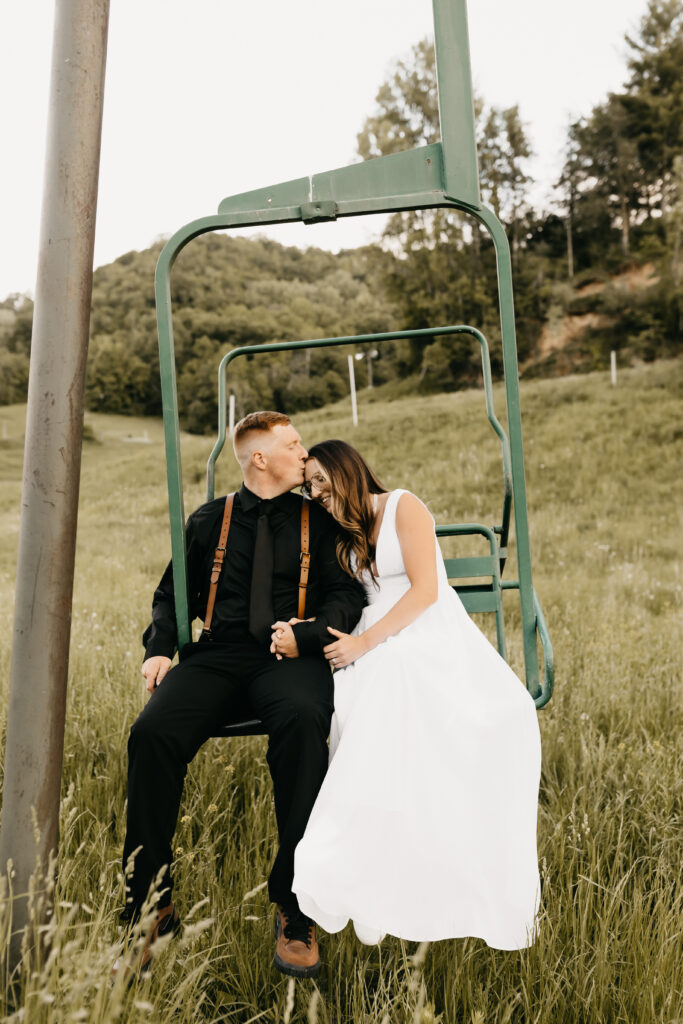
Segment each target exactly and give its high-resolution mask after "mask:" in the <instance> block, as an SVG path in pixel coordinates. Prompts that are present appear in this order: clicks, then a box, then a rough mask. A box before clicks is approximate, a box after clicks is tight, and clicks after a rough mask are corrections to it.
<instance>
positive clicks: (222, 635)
mask: <svg viewBox="0 0 683 1024" xmlns="http://www.w3.org/2000/svg"><path fill="white" fill-rule="evenodd" d="M271 500H272V504H273V512H272V514H271V517H270V526H271V530H272V534H273V590H272V596H273V611H274V614H275V620H282V621H284V622H287V620H288V619H290V618H292V617H295V616H296V615H297V606H298V601H299V589H298V588H299V574H300V557H299V556H300V552H301V502H302V501H304V500H305V499H303V498H302V497H300V496H299V495H296V494H292V493H291V492H287V493H286V494H280V495H278V497H276V498H273V499H271ZM260 503H261V499H260V498H259V497H258V496H257V495H256V494H254V493H253V492H252V491H250V490H249V489H248V488H247V487H245V485H244V484H242V487H241V488H240V490H239V491H238V492H237V494H236V495H235V501H234V504H233V510H232V518H231V520H230V532H229V535H228V542H227V550H226V553H225V560H224V562H223V570H222V572H221V576H220V579H219V581H218V589H217V592H216V604H215V607H214V612H213V619H212V622H211V636H212V638H213V640H214V641H215V642H217V643H230V642H231V641H235V640H239V639H244V638H245V637H246V636H247V635H248V626H249V598H250V585H251V568H252V560H253V554H254V540H255V535H256V521H257V519H258V515H259V505H260ZM224 508H225V498H216V499H215V500H214V501H210V502H208V503H207V504H206V505H201V506H200V508H198V509H197V511H196V512H193V513H192V515H191V516H190V517H189V519H188V521H187V524H186V527H185V539H186V544H187V575H188V600H189V611H190V620H191V621H192V620H194V619H197V618H200V619H202V621H203V619H204V615H205V613H206V604H207V601H208V597H209V584H210V576H211V566H212V564H213V557H214V552H215V550H216V546H217V545H218V538H219V535H220V530H221V523H222V520H223V511H224ZM338 532H339V527H338V524H337V523H336V522H335V521H334V519H333V518H332V516H331V515H329V513H327V512H326V511H325V510H324V509H323V508H321V507H320V506H319V505H318V504H316V503H315V502H311V515H310V551H311V568H310V573H309V578H308V589H307V591H306V618H308V617H310V616H315V622H301V623H297V624H296V625H295V626H294V627H293V628H294V634H295V636H296V642H297V646H298V648H299V654H302V655H304V654H315V653H319V652H320V651H321V650H322V648H323V647H324V646H326V645H327V644H329V643H332V642H333V640H334V637H333V636H332V634H331V633H328V631H327V627H328V626H333V627H334V628H335V629H339V630H341V631H342V632H344V633H349V632H350V631H351V630H352V629H353V627H354V626H355V625H356V623H357V622H358V619H359V618H360V613H361V611H362V608H363V605H364V604H365V592H364V590H363V587H362V585H361V584H360V583H358V582H357V581H356V580H353V579H351V577H350V576H348V575H347V574H346V573H345V572H344V571H343V569H342V568H341V566H340V565H339V562H338V561H337V555H336V544H337V536H338ZM142 642H143V645H144V647H145V657H147V658H151V657H153V656H155V655H160V654H162V655H165V656H166V657H168V658H172V657H173V654H174V652H175V650H176V647H177V642H178V641H177V631H176V618H175V601H174V597H173V566H172V563H171V562H169V564H168V565H167V567H166V571H165V572H164V575H163V576H162V578H161V582H160V583H159V586H158V587H157V589H156V591H155V592H154V600H153V603H152V622H151V624H150V625H149V626H148V628H147V629H146V630H145V632H144V634H143V637H142Z"/></svg>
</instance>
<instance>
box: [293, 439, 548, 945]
mask: <svg viewBox="0 0 683 1024" xmlns="http://www.w3.org/2000/svg"><path fill="white" fill-rule="evenodd" d="M304 487H305V490H306V491H307V493H308V495H309V496H310V497H311V498H313V499H314V500H316V501H318V502H319V503H320V504H321V505H323V506H324V507H325V508H326V509H327V511H328V512H330V513H331V515H333V516H334V518H335V519H337V520H338V522H339V523H340V524H341V525H342V526H343V527H344V528H345V531H346V535H345V537H344V539H343V540H341V541H340V543H339V546H338V550H337V557H338V559H339V561H340V563H341V565H342V567H343V568H344V569H345V570H346V572H348V573H349V574H350V575H352V576H356V577H358V578H359V579H360V580H361V581H362V583H363V585H364V587H365V590H366V594H367V601H368V603H367V606H366V607H365V609H364V611H363V614H362V617H361V619H360V621H359V623H358V625H357V626H356V628H355V629H354V631H353V633H352V634H350V635H347V634H344V633H340V632H339V631H337V630H333V629H331V628H330V633H331V634H332V635H331V636H330V644H329V646H328V647H326V648H325V655H326V657H327V658H328V660H329V661H330V663H331V666H332V669H333V671H334V672H335V676H334V691H335V714H334V717H333V719H332V728H331V735H330V766H329V769H328V772H327V775H326V777H325V780H324V782H323V785H322V788H321V790H320V793H319V795H318V799H317V801H316V803H315V806H314V808H313V811H312V813H311V816H310V819H309V822H308V826H307V828H306V832H305V835H304V837H303V838H302V840H301V841H300V843H299V845H298V846H297V849H296V853H295V861H294V884H293V889H294V892H295V893H296V896H297V899H298V902H299V906H300V908H301V910H302V911H303V912H304V913H305V914H307V915H308V916H309V917H312V918H313V919H314V920H315V921H317V922H318V923H319V924H320V925H321V926H322V927H323V928H324V929H325V930H326V931H328V932H337V931H340V930H341V929H342V928H343V927H344V926H345V925H346V924H347V922H348V921H349V920H350V919H351V920H353V924H354V927H355V930H356V934H357V935H358V938H359V939H360V940H361V941H363V942H366V943H375V942H379V941H380V940H381V938H382V937H383V935H384V934H385V933H389V934H391V935H395V936H398V937H399V938H402V939H409V940H415V941H428V940H437V939H448V938H457V937H462V936H466V935H471V936H477V937H480V938H482V939H484V940H485V942H487V943H488V945H489V946H493V947H494V948H497V949H520V948H523V947H525V946H528V945H530V944H531V943H532V942H533V941H534V938H535V934H534V929H535V923H536V915H537V912H538V907H539V896H540V885H539V875H538V861H537V850H536V816H537V799H538V787H539V779H540V769H541V745H540V734H539V729H538V722H537V717H536V708H535V706H534V702H533V700H532V698H531V696H530V695H529V693H528V692H527V690H526V689H525V687H524V686H523V684H522V683H521V682H520V680H519V679H518V678H517V676H516V675H515V674H514V673H513V671H512V669H510V667H509V666H508V665H507V664H506V662H505V661H504V660H503V658H501V657H500V655H499V654H498V652H497V651H496V650H495V648H494V647H492V646H491V644H490V643H489V642H488V640H487V639H486V638H485V637H484V635H483V633H481V632H480V630H479V629H478V627H477V626H476V625H475V624H474V622H473V621H472V620H471V619H470V618H469V616H468V614H467V612H466V611H465V609H464V607H463V605H462V603H461V601H460V599H459V597H458V596H457V594H456V593H455V591H454V590H453V589H452V588H451V587H450V585H449V583H448V579H447V577H446V571H445V568H444V565H443V561H442V559H441V556H440V553H439V550H438V546H437V543H436V538H435V533H434V521H433V519H432V517H431V515H430V513H429V512H428V510H427V508H426V507H425V506H424V505H423V504H422V502H421V501H420V500H419V498H417V497H416V496H415V495H414V494H411V493H410V492H409V491H405V490H395V491H389V492H388V491H386V490H385V489H384V487H383V486H382V485H381V483H380V482H379V481H378V479H377V477H376V476H375V475H374V473H373V472H372V470H371V469H370V468H369V466H368V465H367V463H366V462H365V461H364V459H363V458H362V456H361V455H360V454H359V452H357V451H356V449H355V448H353V447H351V445H349V444H346V442H344V441H324V442H322V443H320V444H317V445H314V446H313V448H311V450H310V452H309V458H308V461H307V463H306V473H305V484H304Z"/></svg>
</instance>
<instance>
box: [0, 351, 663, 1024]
mask: <svg viewBox="0 0 683 1024" xmlns="http://www.w3.org/2000/svg"><path fill="white" fill-rule="evenodd" d="M682 369H683V363H681V362H680V361H679V362H663V363H659V364H655V365H651V366H644V367H642V368H638V369H635V370H630V371H624V372H623V373H621V374H620V378H619V386H618V387H617V388H616V389H613V388H611V387H610V386H609V382H608V376H607V374H593V375H590V376H583V377H570V378H564V379H559V380H553V381H534V382H529V383H527V384H523V386H522V410H523V423H524V436H525V446H526V465H527V482H528V493H529V515H530V523H531V544H532V558H533V565H534V583H535V586H536V589H537V591H538V593H539V595H540V598H541V601H542V604H543V608H544V611H545V615H546V618H547V620H548V625H549V628H550V632H551V636H552V639H553V643H554V646H555V656H556V665H557V682H556V692H555V696H554V698H553V700H552V701H551V703H550V705H549V706H548V707H547V708H546V709H545V710H543V711H542V712H540V724H541V730H542V736H543V775H542V782H541V794H540V807H539V823H538V852H539V861H540V864H541V870H542V876H543V910H542V919H541V924H540V936H539V939H538V941H537V943H536V944H535V945H534V947H533V948H531V949H529V950H525V951H522V952H514V953H510V952H501V951H498V950H492V949H489V948H488V947H487V946H486V945H485V944H484V943H483V942H481V941H480V940H476V939H471V938H470V939H462V940H456V941H452V942H443V943H434V944H432V945H431V946H428V947H417V946H415V945H413V944H405V943H401V942H399V941H398V940H394V939H387V940H386V941H385V942H384V943H383V945H382V946H381V947H380V948H379V949H370V950H368V949H366V948H365V947H362V946H360V945H359V944H358V943H357V942H356V940H355V938H354V937H353V936H352V934H350V933H349V932H348V931H347V932H345V933H343V934H342V935H341V936H337V937H325V938H324V959H325V966H324V969H323V972H322V974H321V976H320V978H319V979H318V982H317V984H314V983H312V982H306V983H298V984H294V983H291V984H290V983H289V982H288V981H287V980H286V979H282V978H281V977H280V976H279V975H277V974H276V973H275V971H274V970H273V968H272V967H271V958H272V948H271V947H272V939H271V934H272V914H271V910H270V907H269V905H268V903H267V897H266V895H265V890H264V887H263V883H264V880H265V878H266V875H267V870H268V864H269V861H270V858H271V855H272V849H273V842H274V836H275V825H274V818H273V813H272V803H271V790H270V782H269V778H268V772H267V767H266V764H265V745H264V741H262V740H260V739H257V738H255V739H252V740H243V741H234V742H226V741H211V742H210V743H209V744H207V746H206V747H205V748H204V749H203V750H202V752H201V753H200V755H199V756H198V758H197V759H196V761H195V763H194V764H193V765H192V767H191V770H190V772H189V775H188V781H187V787H186V794H185V800H184V804H183V808H182V811H181V820H180V821H179V824H178V830H177V835H176V850H175V853H176V860H177V870H176V875H177V881H178V900H179V903H180V905H181V908H182V911H183V916H184V919H185V921H186V922H187V924H186V927H185V930H184V933H183V937H182V939H181V941H180V942H177V943H176V944H175V945H173V946H172V947H170V948H169V949H168V950H167V951H166V952H165V953H164V954H163V956H162V957H161V958H160V959H159V961H158V964H157V968H156V970H155V972H154V975H153V976H152V977H151V978H150V979H149V980H147V981H142V982H140V984H139V985H138V986H136V987H135V988H134V989H133V990H132V991H130V992H129V993H124V992H123V991H120V990H118V989H114V990H113V991H111V990H110V989H109V987H108V975H109V968H110V963H111V960H112V958H113V953H114V947H115V943H116V926H115V922H116V916H117V912H118V909H119V906H120V901H121V891H122V889H121V879H120V873H119V856H120V849H121V844H122V838H123V835H122V828H123V812H124V799H125V782H124V780H125V765H126V759H125V745H126V738H127V732H128V729H129V727H130V724H131V722H132V721H133V719H134V717H135V715H136V714H137V712H138V710H139V709H140V707H141V706H142V703H143V700H144V695H143V688H142V681H141V677H140V676H139V664H140V657H141V653H142V650H141V646H140V634H141V632H142V629H143V628H144V626H145V625H146V623H147V619H148V614H149V606H150V600H151V593H152V589H153V587H154V585H155V583H156V581H157V579H158V577H159V575H160V573H161V571H162V568H163V566H164V564H165V562H166V560H167V558H168V552H169V540H168V532H167V525H166V492H165V477H164V464H163V454H162V431H161V425H160V424H159V423H158V422H156V421H148V420H144V421H143V420H130V419H124V418H117V417H105V416H98V415H89V416H88V421H89V423H90V424H91V426H92V428H93V431H94V435H95V440H94V441H91V442H89V443H87V444H86V446H85V452H84V470H83V482H82V488H81V512H80V521H79V542H78V555H77V565H76V592H75V598H74V624H73V638H72V653H71V671H70V686H69V706H68V722H67V736H66V748H65V760H64V786H63V792H64V799H63V804H62V828H61V843H60V850H59V873H58V880H57V888H56V893H55V898H56V908H55V914H54V917H53V919H52V922H51V924H50V926H49V933H50V937H51V940H52V941H51V952H49V954H48V952H47V951H46V952H45V954H44V957H43V960H42V962H41V964H40V965H38V967H37V968H36V969H35V971H34V973H33V974H28V973H24V975H23V976H22V979H21V986H22V1003H23V1005H22V1008H21V1009H20V1010H19V1011H18V1012H15V1013H13V1014H12V1011H11V1009H10V1008H9V1007H8V1006H4V1008H3V1009H2V1010H1V1011H0V1012H1V1013H2V1016H1V1018H0V1019H2V1020H16V1021H19V1020H22V1021H24V1022H30V1024H34V1022H35V1024H43V1022H45V1024H47V1022H50V1024H52V1022H54V1024H63V1022H67V1021H77V1020H81V1021H88V1022H93V1024H100V1022H114V1021H131V1022H136V1024H137V1022H142V1021H151V1022H162V1021H163V1022H166V1021H173V1022H177V1024H189V1022H194V1021H202V1022H203V1021H215V1022H218V1021H226V1022H228V1021H230V1022H239V1024H247V1022H252V1021H263V1022H269V1024H270V1022H272V1024H275V1022H285V1021H291V1022H295V1021H296V1022H305V1021H309V1022H310V1021H319V1022H321V1024H322V1022H326V1024H327V1022H329V1024H332V1022H334V1024H342V1022H343V1024H351V1022H354V1024H393V1022H413V1021H414V1022H421V1024H427V1022H433V1021H441V1022H443V1024H456V1022H466V1024H509V1022H515V1024H516V1022H519V1024H522V1022H524V1024H528V1022H537V1024H557V1022H565V1021H566V1022H570V1024H584V1022H585V1024H602V1022H604V1024H612V1022H620V1024H621V1022H623V1024H641V1022H643V1024H651V1022H652V1024H654V1022H657V1024H674V1022H680V1021H681V1020H683V994H682V990H683V979H682V971H681V964H682V963H683V956H682V953H683V949H682V945H683V944H682V941H681V920H682V919H683V906H682V900H681V876H682V872H681V867H682V865H681V842H680V836H681V832H680V827H681V795H682V788H683V787H682V783H681V777H682V773H681V761H682V758H681V735H682V733H681V718H682V715H681V708H682V703H683V702H682V701H681V672H680V662H681V639H682V635H681V619H680V610H681V594H682V584H683V581H682V580H681V570H680V556H679V552H680V534H681V530H680V527H681V516H680V508H681V503H682V495H681V473H680V466H681V447H682V445H681V439H682V437H683V428H682V427H681V391H682V390H683V388H682V386H681V385H682V380H683V373H682V372H681V371H682ZM496 399H497V404H498V405H502V403H503V401H504V393H503V392H502V391H501V389H500V388H498V389H497V393H496ZM503 411H504V410H503V409H502V408H500V409H499V414H502V413H503ZM23 416H24V409H23V408H21V407H14V408H9V409H6V408H5V409H0V524H1V527H2V528H1V529H0V603H1V611H0V626H1V631H0V636H2V638H3V639H2V641H1V643H0V679H1V680H2V688H3V689H2V702H1V712H0V713H1V714H2V716H3V721H4V716H5V713H6V704H7V684H8V678H9V638H10V636H11V630H12V601H13V591H14V571H15V558H16V544H17V530H18V521H19V493H20V472H21V469H20V467H21V458H22V450H23V441H22V436H21V435H22V429H23ZM360 416H361V425H360V426H359V427H358V428H357V430H355V431H354V430H353V428H352V427H351V424H350V414H349V409H348V408H347V406H346V404H344V403H340V404H339V405H337V406H334V407H331V408H327V409H325V410H323V411H322V412H320V413H316V414H309V415H305V416H300V417H297V420H296V422H297V426H299V428H300V429H301V432H302V434H303V437H304V440H305V442H308V443H311V442H313V441H314V440H318V439H321V438H323V437H331V436H332V437H334V436H343V437H346V438H347V439H349V440H353V441H354V443H356V444H357V445H358V447H359V448H360V449H361V450H362V451H363V452H364V453H365V454H366V455H367V457H368V459H369V460H370V462H371V463H372V464H373V465H374V466H375V467H376V469H377V471H378V473H379V474H380V476H381V477H382V478H383V479H384V481H385V482H386V484H387V485H388V486H390V487H394V486H405V487H409V488H411V489H413V490H414V491H416V492H417V493H418V494H419V495H420V496H421V497H423V498H424V500H426V501H427V502H428V504H429V506H430V508H431V509H432V512H433V513H434V515H435V517H436V519H437V521H440V522H444V521H461V522H462V521H472V520H481V521H483V522H489V523H491V522H493V521H494V520H496V521H497V517H498V515H499V504H500V501H501V497H502V495H501V489H502V488H501V472H500V464H499V450H498V446H497V442H496V438H495V437H494V435H493V434H492V432H491V431H490V428H489V427H488V424H487V422H486V419H485V415H484V409H483V399H482V396H481V394H480V393H478V392H474V391H473V392H463V393H458V394H452V395H438V396H434V397H431V398H422V399H402V400H399V401H396V402H392V403H386V402H381V401H379V402H373V403H372V404H366V402H365V401H364V396H363V395H362V396H361V405H360ZM501 418H502V416H501ZM210 444H211V442H210V440H209V439H207V438H197V437H185V438H184V441H183V446H184V457H185V460H186V461H185V467H186V468H185V474H186V508H187V510H188V511H189V509H190V508H191V507H194V506H195V505H196V504H198V503H199V502H200V501H201V500H202V499H203V476H204V468H203V467H204V462H205V459H206V456H207V454H208V451H209V448H210ZM237 482H238V474H237V472H236V469H235V467H234V466H233V465H232V461H231V458H230V457H229V456H226V458H225V459H224V461H223V463H222V464H220V466H219V471H218V484H217V493H219V492H220V490H225V489H226V488H228V487H232V486H234V485H236V484H237ZM451 543H452V542H451ZM460 550H463V549H462V548H461V549H460ZM513 564H514V562H511V565H513ZM506 614H507V627H508V631H509V645H510V652H511V659H512V661H513V663H514V664H515V666H516V667H517V668H520V667H521V661H520V659H521V650H520V644H519V639H518V634H517V631H516V628H517V626H518V622H519V616H518V614H517V611H516V608H515V604H514V597H513V596H510V598H509V604H508V606H507V609H506ZM487 628H488V627H487ZM407 756H413V757H419V751H414V752H409V753H408V754H407ZM484 811H485V809H482V813H484ZM407 813H413V814H414V827H415V829H416V830H418V831H419V830H420V829H421V824H420V820H419V813H416V812H415V811H414V810H411V809H407ZM448 813H449V808H448V807H447V806H444V815H447V814H448ZM424 842H425V843H429V842H430V836H429V835H427V834H425V835H424ZM444 895H446V894H444ZM202 901H204V902H203V903H202ZM196 904H200V905H198V906H195V905H196ZM193 907H194V908H195V909H194V910H192V909H191V908H193ZM3 915H4V916H2V917H1V918H0V942H1V943H2V948H3V952H4V950H5V948H6V944H5V934H6V933H5V928H6V911H3Z"/></svg>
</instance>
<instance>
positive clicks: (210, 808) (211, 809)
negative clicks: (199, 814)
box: [206, 804, 218, 814]
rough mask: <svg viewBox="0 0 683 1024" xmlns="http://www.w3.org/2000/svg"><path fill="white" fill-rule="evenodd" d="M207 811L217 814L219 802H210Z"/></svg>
mask: <svg viewBox="0 0 683 1024" xmlns="http://www.w3.org/2000/svg"><path fill="white" fill-rule="evenodd" d="M206 813H207V814H217V813H218V806H217V804H209V806H208V807H207V808H206Z"/></svg>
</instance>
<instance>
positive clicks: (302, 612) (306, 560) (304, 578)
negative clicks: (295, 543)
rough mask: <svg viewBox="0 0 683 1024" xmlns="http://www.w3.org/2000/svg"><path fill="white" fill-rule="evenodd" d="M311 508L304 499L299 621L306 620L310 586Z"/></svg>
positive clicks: (300, 558) (302, 507) (302, 508)
mask: <svg viewBox="0 0 683 1024" xmlns="http://www.w3.org/2000/svg"><path fill="white" fill-rule="evenodd" d="M310 511H311V507H310V505H309V504H308V502H307V501H306V499H305V498H304V500H303V503H302V505H301V554H300V555H299V561H300V562H301V572H300V574H299V608H298V611H297V613H296V615H297V618H298V619H305V618H306V587H307V586H308V567H309V566H310V564H311V552H310V550H309V530H308V520H309V516H310Z"/></svg>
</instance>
